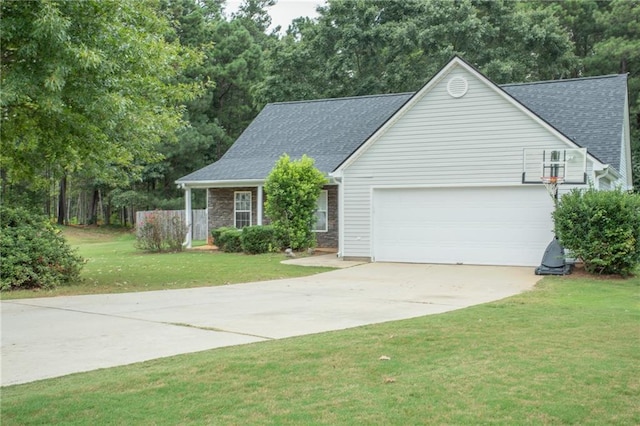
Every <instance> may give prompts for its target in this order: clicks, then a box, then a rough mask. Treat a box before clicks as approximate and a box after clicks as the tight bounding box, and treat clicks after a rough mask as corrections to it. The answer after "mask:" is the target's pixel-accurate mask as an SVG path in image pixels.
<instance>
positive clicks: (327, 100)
mask: <svg viewBox="0 0 640 426" xmlns="http://www.w3.org/2000/svg"><path fill="white" fill-rule="evenodd" d="M414 93H415V92H400V93H380V94H377V95H361V96H345V97H343V98H324V99H307V100H299V101H282V102H272V103H269V104H268V105H286V104H306V103H314V102H332V101H344V100H349V99H365V98H382V97H391V96H407V95H413V94H414Z"/></svg>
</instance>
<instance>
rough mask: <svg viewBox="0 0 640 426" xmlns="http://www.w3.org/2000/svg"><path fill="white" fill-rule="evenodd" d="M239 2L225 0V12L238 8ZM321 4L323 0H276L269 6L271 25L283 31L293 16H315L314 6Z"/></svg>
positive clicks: (237, 0) (236, 0)
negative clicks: (274, 3)
mask: <svg viewBox="0 0 640 426" xmlns="http://www.w3.org/2000/svg"><path fill="white" fill-rule="evenodd" d="M240 3H241V1H240V0H227V8H226V9H227V12H228V13H230V12H235V11H236V10H238V7H239V6H240ZM323 4H324V0H278V2H277V3H276V5H275V6H273V7H270V8H269V14H270V15H271V27H272V28H274V27H276V26H278V25H280V26H281V27H282V32H283V33H284V32H285V31H286V30H287V27H288V26H289V24H290V23H291V21H293V20H294V19H295V18H299V17H300V16H308V17H310V18H315V17H317V16H318V14H317V13H316V7H318V6H320V5H323Z"/></svg>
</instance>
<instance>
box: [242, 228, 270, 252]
mask: <svg viewBox="0 0 640 426" xmlns="http://www.w3.org/2000/svg"><path fill="white" fill-rule="evenodd" d="M278 248H279V245H278V243H277V240H276V232H275V228H274V227H273V226H270V225H265V226H247V227H246V228H243V229H242V251H244V252H245V253H248V254H260V253H269V252H273V251H276V250H277V249H278Z"/></svg>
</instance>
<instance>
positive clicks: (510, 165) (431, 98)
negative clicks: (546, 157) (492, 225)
mask: <svg viewBox="0 0 640 426" xmlns="http://www.w3.org/2000/svg"><path fill="white" fill-rule="evenodd" d="M453 76H460V77H464V78H465V79H467V81H468V83H469V89H468V92H467V93H466V95H465V96H463V97H461V98H452V97H451V96H450V95H449V94H448V93H447V83H448V81H449V79H450V78H451V77H453ZM536 147H538V148H556V147H557V148H558V149H564V148H568V146H567V144H566V143H564V142H563V141H562V140H561V139H560V138H559V137H558V136H556V135H555V134H553V133H552V132H551V131H550V130H548V129H546V128H545V127H544V126H543V125H541V124H540V123H539V122H537V121H536V120H535V119H534V118H532V117H530V116H529V115H527V114H526V113H525V112H524V111H522V110H521V109H519V108H518V107H517V106H516V105H514V104H512V103H511V102H509V101H508V100H507V99H505V98H503V97H502V96H501V95H500V94H499V93H497V92H496V91H495V90H494V89H492V88H491V87H489V86H488V85H486V84H485V83H484V82H483V81H481V80H479V79H478V78H476V77H475V76H474V75H473V74H472V73H470V72H468V71H467V70H465V69H464V68H462V67H460V66H455V67H453V68H452V69H451V70H450V72H449V73H448V74H446V75H444V76H443V77H442V78H441V79H440V80H439V81H436V82H434V85H433V86H432V87H431V89H430V90H429V91H428V92H426V93H425V94H424V96H422V98H417V99H416V103H415V104H413V106H412V107H411V108H410V109H408V110H407V111H406V112H405V113H404V114H403V115H402V116H399V117H398V118H397V121H395V122H394V123H393V124H392V125H391V126H390V127H388V128H387V129H386V131H385V132H384V133H382V134H381V135H380V137H379V138H378V139H376V140H374V141H373V143H372V144H371V145H370V146H369V147H368V149H367V150H365V151H364V152H362V153H361V155H360V156H359V157H357V158H356V159H355V161H354V162H353V163H351V164H349V165H348V166H347V167H346V168H345V169H344V172H343V174H344V180H345V182H346V183H347V184H346V185H345V187H344V206H343V207H344V227H343V230H344V246H343V248H342V251H343V255H344V256H347V257H371V256H372V253H371V227H372V223H371V217H372V212H371V204H372V203H371V194H372V189H371V188H372V187H374V186H375V187H385V186H386V187H407V186H413V187H442V186H470V185H471V186H473V185H507V186H508V185H520V184H521V180H522V158H523V149H524V148H536ZM588 163H589V162H588ZM588 167H589V165H588ZM398 220H402V218H398Z"/></svg>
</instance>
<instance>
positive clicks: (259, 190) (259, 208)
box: [256, 185, 262, 226]
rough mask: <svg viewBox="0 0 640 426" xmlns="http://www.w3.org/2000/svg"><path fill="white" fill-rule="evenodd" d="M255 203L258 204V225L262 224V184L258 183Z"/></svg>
mask: <svg viewBox="0 0 640 426" xmlns="http://www.w3.org/2000/svg"><path fill="white" fill-rule="evenodd" d="M257 204H258V206H257V207H258V208H257V209H256V210H257V214H258V218H257V220H256V224H257V225H258V226H260V225H262V185H258V200H257Z"/></svg>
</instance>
